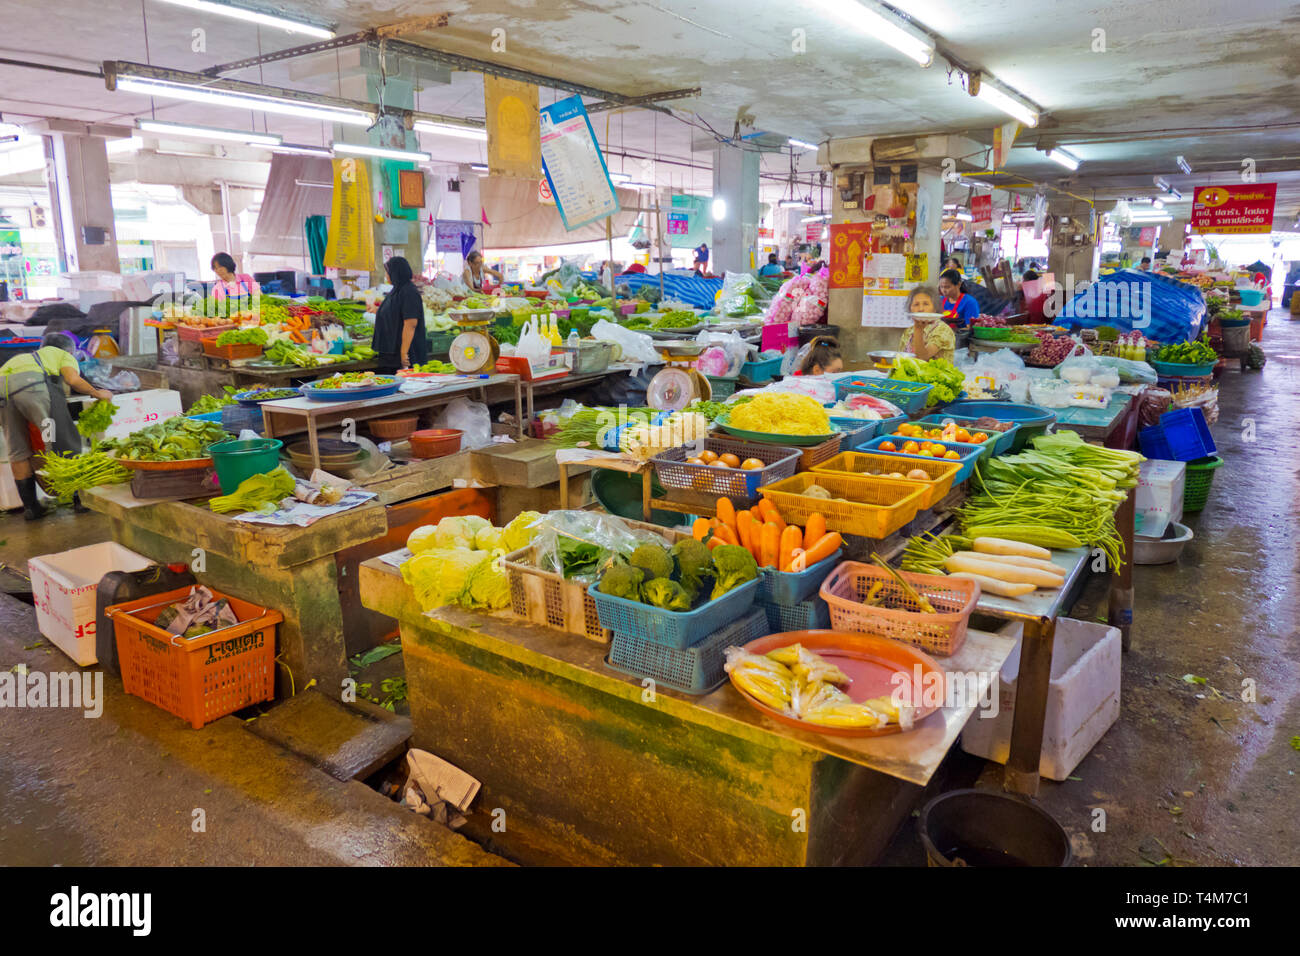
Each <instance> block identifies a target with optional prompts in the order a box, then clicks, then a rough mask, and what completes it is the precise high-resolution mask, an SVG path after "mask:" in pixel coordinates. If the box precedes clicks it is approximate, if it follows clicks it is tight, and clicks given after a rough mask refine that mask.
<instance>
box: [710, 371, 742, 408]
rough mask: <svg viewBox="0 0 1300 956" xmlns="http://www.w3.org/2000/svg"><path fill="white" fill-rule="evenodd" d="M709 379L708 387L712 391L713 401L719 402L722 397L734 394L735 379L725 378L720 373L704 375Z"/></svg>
mask: <svg viewBox="0 0 1300 956" xmlns="http://www.w3.org/2000/svg"><path fill="white" fill-rule="evenodd" d="M704 377H705V378H707V379H708V380H709V389H710V391H712V393H713V401H715V402H720V401H722V400H723V399H724V398H730V397H731V396H732V395H734V394H736V380H735V379H734V378H726V377H725V376H722V375H706V376H704Z"/></svg>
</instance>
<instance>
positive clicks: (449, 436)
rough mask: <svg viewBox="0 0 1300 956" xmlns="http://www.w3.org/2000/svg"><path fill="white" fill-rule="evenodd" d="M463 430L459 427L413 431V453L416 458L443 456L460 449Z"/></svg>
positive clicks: (411, 438) (411, 440)
mask: <svg viewBox="0 0 1300 956" xmlns="http://www.w3.org/2000/svg"><path fill="white" fill-rule="evenodd" d="M461 435H462V432H461V431H460V429H458V428H424V429H421V430H420V431H418V432H411V437H410V439H409V440H410V442H411V454H412V455H414V456H415V457H416V458H441V457H443V456H444V455H454V454H456V452H458V451H460V440H461Z"/></svg>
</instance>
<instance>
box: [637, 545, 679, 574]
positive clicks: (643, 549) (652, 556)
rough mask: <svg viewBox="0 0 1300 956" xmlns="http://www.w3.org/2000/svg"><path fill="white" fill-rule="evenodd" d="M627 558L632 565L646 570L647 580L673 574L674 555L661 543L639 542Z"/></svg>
mask: <svg viewBox="0 0 1300 956" xmlns="http://www.w3.org/2000/svg"><path fill="white" fill-rule="evenodd" d="M627 560H628V563H629V564H630V565H632V567H634V568H640V569H641V570H642V571H644V572H645V576H646V580H650V579H651V578H671V577H672V576H673V556H672V555H671V554H669V553H668V549H667V548H664V547H662V546H661V545H657V544H650V543H649V542H647V543H645V544H638V545H637V546H636V550H635V551H633V552H632V556H631V557H630V558H628V559H627Z"/></svg>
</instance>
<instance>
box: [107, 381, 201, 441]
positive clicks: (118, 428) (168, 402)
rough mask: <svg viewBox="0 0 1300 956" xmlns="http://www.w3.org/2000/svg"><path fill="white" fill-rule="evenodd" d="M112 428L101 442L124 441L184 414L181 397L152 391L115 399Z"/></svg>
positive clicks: (170, 392) (169, 390)
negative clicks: (144, 429)
mask: <svg viewBox="0 0 1300 956" xmlns="http://www.w3.org/2000/svg"><path fill="white" fill-rule="evenodd" d="M113 405H114V407H115V408H116V409H117V411H116V412H114V413H113V424H111V425H109V426H108V428H106V429H104V433H103V434H102V435H101V436H99V437H101V438H121V437H122V436H124V435H129V434H131V433H132V432H137V431H139V430H140V429H142V428H147V427H148V426H150V425H155V424H157V423H158V422H161V421H166V420H167V419H168V418H174V417H175V416H177V415H179V414H180V413H181V393H180V392H178V391H175V390H174V389H170V388H150V389H145V390H144V391H142V392H125V393H123V394H121V395H115V396H113Z"/></svg>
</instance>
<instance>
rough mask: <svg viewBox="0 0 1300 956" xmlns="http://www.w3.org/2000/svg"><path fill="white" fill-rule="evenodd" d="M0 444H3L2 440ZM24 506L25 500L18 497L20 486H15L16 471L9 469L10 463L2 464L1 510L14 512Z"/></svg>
mask: <svg viewBox="0 0 1300 956" xmlns="http://www.w3.org/2000/svg"><path fill="white" fill-rule="evenodd" d="M0 444H3V440H2V439H0ZM22 506H23V499H21V498H19V497H18V486H17V485H16V484H14V470H13V469H12V468H10V467H9V462H7V461H5V462H0V508H3V509H4V510H5V511H12V510H13V509H14V508H21V507H22Z"/></svg>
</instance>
